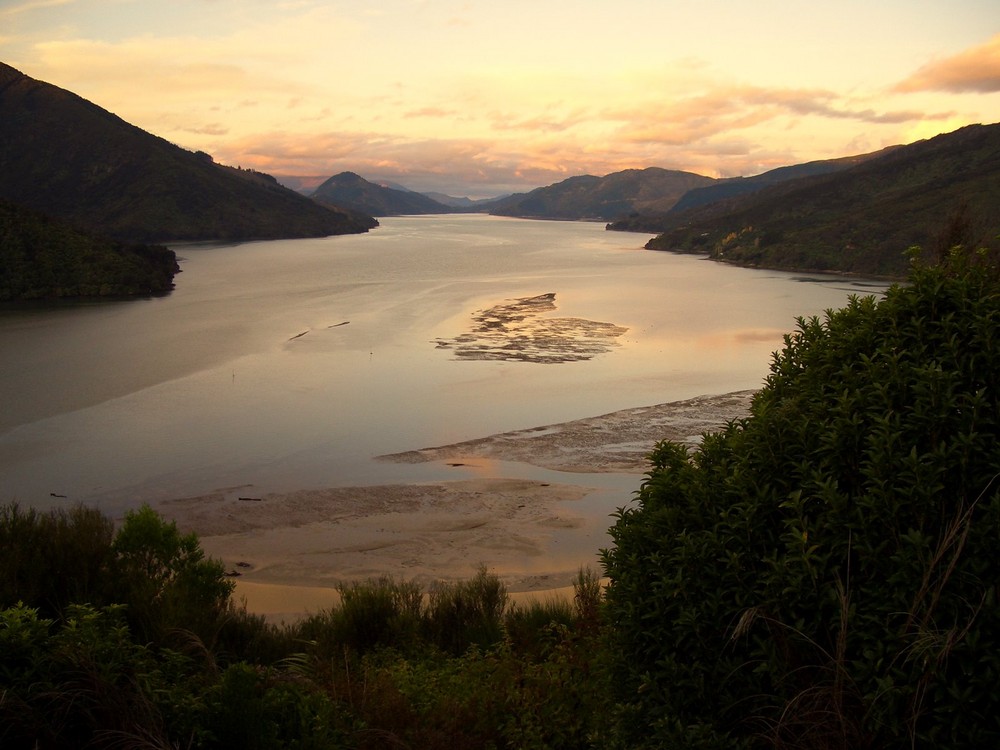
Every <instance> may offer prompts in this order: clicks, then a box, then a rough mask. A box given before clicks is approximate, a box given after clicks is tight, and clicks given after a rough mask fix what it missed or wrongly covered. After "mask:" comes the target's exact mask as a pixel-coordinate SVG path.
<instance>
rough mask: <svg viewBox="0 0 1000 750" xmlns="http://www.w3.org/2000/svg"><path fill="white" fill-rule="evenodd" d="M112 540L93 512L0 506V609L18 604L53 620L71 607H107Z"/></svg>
mask: <svg viewBox="0 0 1000 750" xmlns="http://www.w3.org/2000/svg"><path fill="white" fill-rule="evenodd" d="M113 535H114V524H113V523H112V522H111V520H110V519H109V518H106V517H105V516H104V515H102V514H101V512H100V511H98V510H96V509H94V508H85V507H83V506H82V505H81V506H74V507H72V508H70V509H68V510H63V509H56V510H52V511H50V512H48V513H39V512H38V511H36V510H34V509H32V508H29V509H27V510H23V509H21V507H20V506H19V505H17V504H16V503H11V504H8V505H4V506H0V550H3V554H0V607H10V606H14V605H15V604H17V603H19V602H23V603H25V604H28V605H30V606H32V607H37V608H39V609H40V610H41V612H42V613H43V614H45V615H47V616H50V617H59V616H61V615H62V612H63V610H64V609H65V608H66V607H67V605H69V604H71V603H84V602H90V603H95V604H104V603H109V601H110V587H109V582H110V578H109V576H108V572H109V566H110V564H111V560H112V553H111V540H112V537H113Z"/></svg>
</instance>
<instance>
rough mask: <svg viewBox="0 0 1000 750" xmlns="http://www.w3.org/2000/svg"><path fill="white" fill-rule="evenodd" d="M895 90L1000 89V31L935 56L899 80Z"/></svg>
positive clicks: (991, 91)
mask: <svg viewBox="0 0 1000 750" xmlns="http://www.w3.org/2000/svg"><path fill="white" fill-rule="evenodd" d="M893 90H894V91H897V92H901V93H912V92H915V91H946V92H950V93H955V94H963V93H975V94H994V93H997V92H1000V34H997V35H995V36H994V37H993V38H992V39H990V40H989V41H988V42H986V43H985V44H981V45H979V46H978V47H972V48H971V49H967V50H965V51H964V52H960V53H959V54H957V55H953V56H952V57H946V58H944V59H943V60H934V61H933V62H929V63H927V64H926V65H924V66H923V67H921V68H920V69H919V70H917V72H915V73H914V74H913V75H911V76H910V77H909V78H906V79H905V80H903V81H900V82H899V83H898V84H896V86H895V87H893Z"/></svg>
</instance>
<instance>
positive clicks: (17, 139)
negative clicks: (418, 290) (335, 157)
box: [0, 63, 377, 242]
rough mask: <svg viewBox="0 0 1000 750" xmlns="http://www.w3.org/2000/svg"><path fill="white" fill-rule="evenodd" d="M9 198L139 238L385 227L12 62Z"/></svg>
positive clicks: (2, 84) (4, 92) (5, 188)
mask: <svg viewBox="0 0 1000 750" xmlns="http://www.w3.org/2000/svg"><path fill="white" fill-rule="evenodd" d="M0 198H3V199H6V200H8V201H11V202H13V203H16V204H20V205H24V206H27V207H29V208H32V209H35V210H38V211H41V212H43V213H46V214H49V215H52V216H55V217H59V218H61V219H64V220H66V221H68V222H69V223H71V224H73V225H74V226H76V227H78V228H80V229H83V230H86V231H90V232H95V233H99V234H102V235H106V236H110V237H113V238H116V239H119V240H126V241H130V242H136V241H140V242H163V241H171V240H172V241H176V240H206V239H225V240H243V239H273V238H282V237H315V236H325V235H331V234H345V233H354V232H364V231H367V230H368V229H369V228H371V227H373V226H376V225H377V222H376V221H375V220H374V219H373V218H372V217H370V216H364V215H360V214H358V213H356V212H352V211H347V210H343V209H335V208H330V207H325V206H321V205H319V204H318V203H316V202H315V201H311V200H309V199H308V198H305V197H303V196H301V195H299V194H297V193H295V192H293V191H292V190H289V189H287V188H284V187H282V186H281V185H279V184H278V183H277V181H275V180H274V179H273V178H271V177H270V176H268V175H264V174H261V173H257V172H249V171H243V170H240V169H237V168H231V167H225V166H221V165H219V164H216V163H214V161H213V160H212V157H211V156H209V155H208V154H205V153H200V152H199V153H193V152H190V151H186V150H184V149H182V148H179V147H178V146H175V145H173V144H171V143H169V142H167V141H166V140H164V139H162V138H158V137H156V136H153V135H151V134H149V133H147V132H145V131H143V130H141V129H139V128H137V127H135V126H133V125H130V124H129V123H127V122H125V121H124V120H122V119H121V118H119V117H117V116H116V115H114V114H112V113H110V112H108V111H106V110H104V109H101V108H100V107H98V106H97V105H95V104H93V103H91V102H88V101H86V100H84V99H82V98H80V97H79V96H77V95H75V94H73V93H71V92H69V91H65V90H63V89H60V88H57V87H56V86H52V85H50V84H48V83H44V82H42V81H37V80H35V79H32V78H29V77H28V76H26V75H24V74H23V73H21V72H19V71H17V70H15V69H14V68H12V67H10V66H8V65H4V64H3V63H0Z"/></svg>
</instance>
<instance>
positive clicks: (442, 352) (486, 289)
mask: <svg viewBox="0 0 1000 750" xmlns="http://www.w3.org/2000/svg"><path fill="white" fill-rule="evenodd" d="M647 239H648V237H647V236H644V235H635V234H622V233H613V232H606V231H604V228H603V226H602V225H598V224H590V223H571V222H543V221H522V220H516V219H505V218H498V217H488V216H481V215H455V216H430V217H400V218H389V219H385V220H383V222H382V226H381V227H380V228H378V229H376V230H374V231H373V232H371V233H369V234H367V235H358V236H345V237H330V238H324V239H314V240H294V241H274V242H256V243H243V244H235V245H217V244H216V245H210V244H203V245H187V246H179V247H177V248H175V249H176V250H177V252H178V255H179V256H180V258H181V268H182V273H181V274H179V275H178V276H177V278H176V289H175V291H174V292H173V293H171V294H170V295H168V296H165V297H162V298H156V299H149V300H139V301H129V302H108V303H99V304H76V305H63V306H59V307H36V308H32V309H27V310H24V309H22V310H8V311H3V312H0V353H2V359H0V404H2V409H0V477H2V480H0V502H7V501H9V500H17V501H19V502H21V503H23V504H27V505H33V506H37V507H48V506H49V505H51V504H53V503H65V502H67V500H66V499H62V498H56V497H54V496H56V495H63V496H66V498H67V499H69V500H79V501H83V502H88V503H92V504H96V505H98V506H99V507H102V508H104V509H106V510H108V511H109V512H118V511H120V510H121V509H123V508H127V507H134V506H136V505H137V504H139V503H141V502H155V501H157V500H162V499H167V498H169V497H179V496H189V495H194V494H200V493H203V492H207V491H210V490H214V489H218V488H222V487H236V486H243V485H249V484H252V485H254V487H255V491H256V492H258V493H261V492H266V491H277V490H285V489H296V488H306V487H321V486H333V485H351V484H359V483H364V484H370V483H384V482H398V481H409V480H418V479H431V478H437V477H438V476H440V475H441V474H442V469H441V467H438V466H433V465H431V466H411V465H405V466H404V465H394V464H388V463H385V462H375V461H373V460H372V458H373V457H374V456H377V455H380V454H384V453H390V452H397V451H404V450H410V449H415V448H421V447H428V446H435V445H443V444H449V443H452V442H456V441H461V440H467V439H471V438H475V437H482V436H485V435H489V434H493V433H496V432H501V431H506V430H512V429H523V428H527V427H533V426H538V425H546V424H553V423H556V422H562V421H567V420H571V419H576V418H580V417H585V416H594V415H598V414H603V413H607V412H610V411H614V410H617V409H623V408H629V407H635V406H643V405H648V404H654V403H662V402H666V401H673V400H678V399H684V398H689V397H692V396H696V395H701V394H705V393H724V392H728V391H732V390H740V389H744V388H756V387H758V386H760V384H761V383H762V381H763V379H764V377H765V376H766V375H767V372H768V365H769V362H770V359H771V353H772V352H773V351H774V350H776V349H778V348H780V346H781V343H782V335H783V334H784V333H785V332H787V331H789V330H791V329H792V328H793V327H794V319H795V317H796V316H798V315H811V314H819V313H822V312H823V311H824V310H825V309H828V308H831V307H839V306H841V305H842V304H843V303H844V302H845V300H846V299H847V297H848V295H849V294H867V293H877V292H879V291H881V290H882V289H883V288H884V287H883V286H882V285H879V284H866V283H864V282H857V281H848V280H831V279H829V278H825V279H824V278H821V277H820V278H815V279H803V278H802V277H801V275H797V274H788V273H779V272H773V271H759V270H747V269H738V268H731V267H727V266H724V265H720V264H717V263H712V262H709V261H706V260H703V259H700V258H695V257H691V256H677V255H673V254H667V253H655V252H650V251H645V250H643V249H642V245H643V244H644V243H645V241H646V240H647ZM547 294H554V295H555V296H554V298H553V302H554V309H552V310H547V311H545V310H543V311H541V312H536V313H534V314H533V317H531V316H529V319H528V320H527V322H525V321H521V322H518V321H513V322H511V321H507V323H508V324H509V325H503V326H502V327H503V328H511V327H514V328H516V327H517V326H518V325H521V326H524V325H528V326H529V330H528V332H527V334H524V331H521V334H523V335H527V336H529V337H530V336H534V337H535V339H533V340H534V341H536V343H537V341H540V342H541V343H540V344H538V345H539V346H541V347H542V349H543V350H544V349H545V347H547V346H548V347H555V348H556V349H557V350H559V351H565V350H569V351H571V352H576V353H577V354H580V352H579V351H578V349H580V346H578V345H580V344H581V342H582V343H583V344H588V345H589V343H591V342H592V337H594V336H597V337H600V336H601V335H603V334H602V332H604V333H606V332H607V331H614V330H618V329H616V328H615V327H618V328H624V329H627V330H626V331H625V332H624V333H622V334H621V335H610V336H608V337H605V338H604V339H603V340H602V343H603V344H606V347H605V350H604V352H603V353H597V354H594V355H593V356H591V357H590V358H589V359H582V358H577V359H575V361H568V362H562V363H558V364H554V363H544V362H539V361H510V360H504V359H485V360H484V359H465V358H460V357H459V356H458V352H457V350H456V348H454V347H452V348H441V346H440V343H441V342H445V343H447V342H455V341H456V340H460V339H462V338H463V337H465V338H466V339H468V338H470V337H471V338H472V339H473V343H474V345H479V344H481V343H482V339H481V338H477V336H478V335H479V334H474V333H473V329H474V328H475V326H476V325H477V324H476V322H475V321H474V318H473V314H474V313H476V312H477V311H481V310H487V309H489V308H493V307H496V306H498V305H504V304H509V303H510V301H511V300H516V299H522V298H528V297H537V296H539V295H547ZM555 319H558V321H557V322H556V323H553V320H555ZM581 321H584V322H583V323H581ZM598 323H600V324H613V325H612V326H594V325H592V324H598ZM500 325H501V324H498V323H496V322H495V321H494V324H493V328H492V329H490V331H492V333H493V334H497V332H498V331H499V334H497V335H499V339H497V338H496V337H494V339H493V341H492V343H493V345H494V346H496V345H501V346H502V345H503V342H504V341H505V340H506V339H504V338H503V336H504V335H508V336H510V335H512V334H503V330H502V328H501V327H498V326H500ZM532 325H534V327H533V328H532V327H531V326H532ZM588 326H589V327H588ZM491 335H492V334H491ZM593 340H596V339H593ZM498 342H499V344H498ZM582 349H583V353H582V354H580V356H581V357H582V356H587V354H586V350H587V346H583V347H582ZM573 356H576V355H575V354H574V355H573ZM536 359H537V358H536ZM541 359H544V357H541ZM570 359H571V360H572V359H573V357H570ZM448 477H449V478H455V475H454V473H451V474H448Z"/></svg>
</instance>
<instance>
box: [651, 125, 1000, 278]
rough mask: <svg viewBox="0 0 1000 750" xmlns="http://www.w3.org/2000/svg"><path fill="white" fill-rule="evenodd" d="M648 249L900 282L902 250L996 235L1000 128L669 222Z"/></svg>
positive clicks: (948, 138)
mask: <svg viewBox="0 0 1000 750" xmlns="http://www.w3.org/2000/svg"><path fill="white" fill-rule="evenodd" d="M667 224H668V226H667V227H666V229H665V231H664V232H663V233H662V234H661V235H659V236H657V237H656V238H654V239H652V240H650V242H649V243H648V244H647V245H646V247H648V248H650V249H654V250H671V251H675V252H691V253H699V254H702V253H703V254H707V255H709V256H710V257H711V258H713V259H715V260H722V261H726V262H729V263H734V264H737V265H744V266H762V267H766V268H779V269H781V268H784V269H795V270H812V271H841V272H852V273H859V274H865V275H882V276H890V277H901V276H903V275H905V273H906V270H907V267H908V263H909V261H908V259H907V257H906V250H907V249H908V248H910V247H911V246H914V245H919V246H920V247H922V248H924V250H925V251H927V252H930V253H934V252H939V251H941V250H943V249H947V248H948V247H949V246H950V245H952V244H955V243H958V242H961V243H964V244H970V245H977V246H978V245H991V244H993V243H996V241H997V237H998V236H1000V125H996V124H994V125H971V126H968V127H965V128H962V129H960V130H957V131H955V132H953V133H948V134H945V135H940V136H937V137H935V138H931V139H929V140H926V141H920V142H917V143H914V144H911V145H909V146H900V147H896V148H894V149H890V150H887V151H885V152H883V153H881V154H879V155H877V156H874V157H873V158H871V159H867V160H865V161H863V162H862V163H861V164H858V165H856V166H854V167H851V168H849V169H845V170H842V171H838V172H835V173H832V174H826V175H820V176H813V177H805V178H800V179H797V180H791V181H788V182H783V183H780V184H777V185H772V186H769V187H766V188H764V189H763V190H760V191H759V192H756V193H754V194H753V195H747V196H739V197H736V198H732V199H729V200H725V201H720V202H717V203H713V204H710V205H706V206H701V207H698V208H694V209H691V210H688V211H683V212H678V213H676V214H674V215H671V216H670V217H668V221H667Z"/></svg>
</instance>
